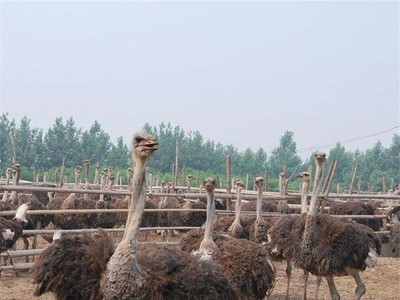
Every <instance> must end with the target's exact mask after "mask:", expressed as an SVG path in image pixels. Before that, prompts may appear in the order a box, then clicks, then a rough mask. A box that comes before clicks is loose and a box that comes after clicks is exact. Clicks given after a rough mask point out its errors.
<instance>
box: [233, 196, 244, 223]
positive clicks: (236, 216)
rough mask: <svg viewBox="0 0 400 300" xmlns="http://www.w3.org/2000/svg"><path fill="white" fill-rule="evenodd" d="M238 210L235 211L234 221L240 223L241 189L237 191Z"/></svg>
mask: <svg viewBox="0 0 400 300" xmlns="http://www.w3.org/2000/svg"><path fill="white" fill-rule="evenodd" d="M236 197H237V199H236V212H235V220H234V221H233V223H236V224H240V214H241V212H242V194H241V192H240V191H237V192H236Z"/></svg>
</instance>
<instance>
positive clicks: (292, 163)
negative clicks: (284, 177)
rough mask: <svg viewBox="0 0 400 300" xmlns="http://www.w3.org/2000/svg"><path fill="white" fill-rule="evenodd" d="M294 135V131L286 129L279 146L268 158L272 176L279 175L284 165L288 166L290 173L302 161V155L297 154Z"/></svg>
mask: <svg viewBox="0 0 400 300" xmlns="http://www.w3.org/2000/svg"><path fill="white" fill-rule="evenodd" d="M293 135H294V134H293V132H291V131H285V133H284V134H283V135H282V137H281V138H280V140H279V146H278V147H277V148H275V149H273V150H272V154H271V155H270V157H269V160H268V170H269V172H270V174H271V176H274V177H278V175H279V173H280V172H281V171H282V168H283V165H286V166H287V168H288V172H289V173H290V172H293V171H294V170H295V168H296V167H297V166H298V165H299V164H300V163H301V159H300V157H299V156H298V155H297V154H296V142H295V141H294V140H293Z"/></svg>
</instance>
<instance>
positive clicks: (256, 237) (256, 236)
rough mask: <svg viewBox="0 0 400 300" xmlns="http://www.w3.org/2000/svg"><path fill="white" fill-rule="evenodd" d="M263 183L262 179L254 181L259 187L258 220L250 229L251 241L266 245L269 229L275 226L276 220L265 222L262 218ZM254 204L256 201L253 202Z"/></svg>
mask: <svg viewBox="0 0 400 300" xmlns="http://www.w3.org/2000/svg"><path fill="white" fill-rule="evenodd" d="M263 182H264V179H263V178H262V177H256V178H255V179H254V184H255V186H256V187H257V192H258V194H257V202H256V204H257V210H256V212H257V219H256V220H255V221H254V223H253V224H252V225H251V227H250V230H249V231H250V232H249V235H250V240H251V241H253V242H256V243H264V242H268V234H267V233H268V229H269V228H270V227H271V226H272V225H273V223H274V221H275V220H276V218H274V219H272V218H271V219H268V220H265V219H263V218H262V217H261V209H262V193H263ZM253 202H254V201H253Z"/></svg>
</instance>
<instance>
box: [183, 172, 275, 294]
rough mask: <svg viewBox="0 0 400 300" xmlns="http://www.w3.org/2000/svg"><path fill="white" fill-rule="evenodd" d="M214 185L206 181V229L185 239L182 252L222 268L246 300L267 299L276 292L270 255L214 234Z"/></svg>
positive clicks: (227, 237) (194, 232)
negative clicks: (215, 263) (268, 256)
mask: <svg viewBox="0 0 400 300" xmlns="http://www.w3.org/2000/svg"><path fill="white" fill-rule="evenodd" d="M214 184H215V181H214V180H213V179H212V178H207V179H205V182H204V187H205V189H206V191H207V221H206V223H205V228H204V229H203V228H202V229H194V230H191V231H189V232H188V233H187V234H186V235H185V236H183V237H182V239H181V241H180V242H179V246H180V247H181V249H182V250H184V251H186V252H188V253H192V254H193V255H196V256H199V257H200V259H202V260H208V261H215V262H217V263H218V264H220V265H221V266H222V267H223V269H224V273H225V275H226V277H227V278H228V279H229V281H230V282H231V284H232V285H233V286H235V287H236V288H237V289H238V290H239V291H240V292H241V293H242V294H243V297H244V299H264V298H265V296H266V295H268V294H270V293H271V292H272V290H273V287H274V283H275V268H274V266H273V265H272V264H271V262H270V261H269V260H268V258H267V254H268V253H267V252H266V251H265V250H264V249H263V247H261V246H260V245H259V244H256V243H253V242H251V241H247V240H244V239H235V238H232V237H230V236H227V235H223V234H219V233H213V221H214V218H215V203H214V201H215V200H214Z"/></svg>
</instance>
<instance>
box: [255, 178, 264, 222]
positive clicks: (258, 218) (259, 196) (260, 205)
mask: <svg viewBox="0 0 400 300" xmlns="http://www.w3.org/2000/svg"><path fill="white" fill-rule="evenodd" d="M262 190H263V186H262V184H260V185H257V191H258V195H257V207H256V210H257V221H261V208H262V198H263V194H262Z"/></svg>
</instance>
